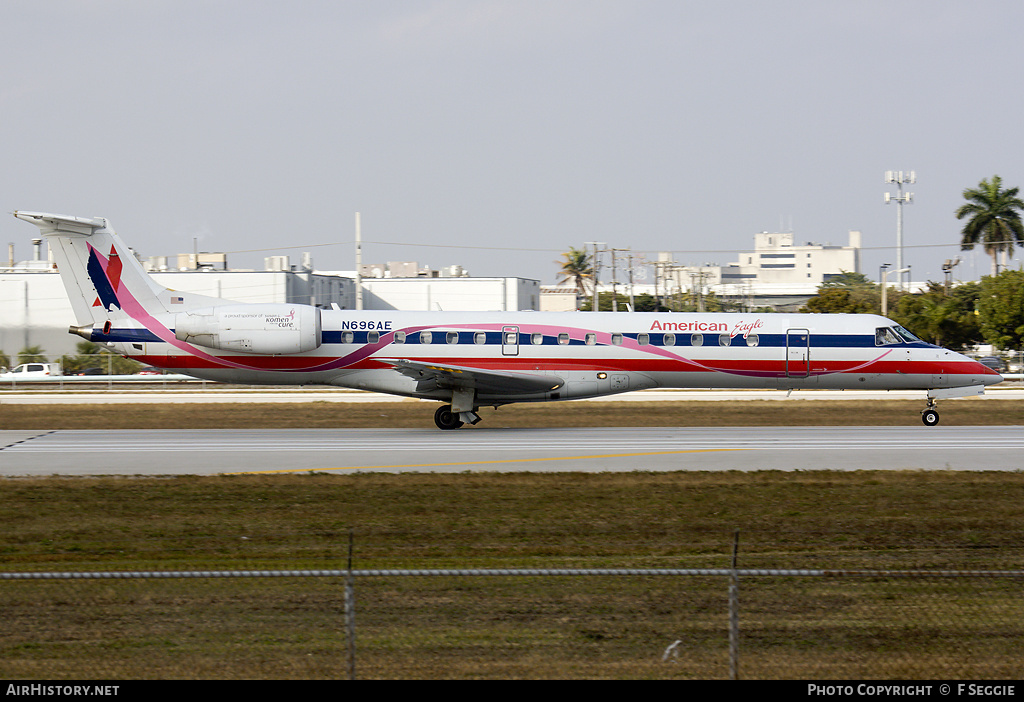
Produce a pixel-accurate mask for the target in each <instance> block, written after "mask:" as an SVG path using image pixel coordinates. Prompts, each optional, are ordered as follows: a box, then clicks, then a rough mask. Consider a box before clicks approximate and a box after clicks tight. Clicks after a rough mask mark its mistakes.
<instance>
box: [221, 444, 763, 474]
mask: <svg viewBox="0 0 1024 702" xmlns="http://www.w3.org/2000/svg"><path fill="white" fill-rule="evenodd" d="M724 451H749V449H742V448H732V449H693V450H686V451H654V452H647V453H606V454H598V455H594V456H551V457H548V458H505V459H499V460H492V461H460V462H458V463H409V464H405V465H395V466H340V467H338V468H286V469H283V470H244V471H233V472H231V473H222V474H221V475H267V474H272V473H323V472H326V471H332V470H390V469H398V468H449V467H452V466H486V465H494V464H497V463H536V462H540V461H586V460H591V459H598V458H633V457H638V456H667V455H670V454H679V453H722V452H724Z"/></svg>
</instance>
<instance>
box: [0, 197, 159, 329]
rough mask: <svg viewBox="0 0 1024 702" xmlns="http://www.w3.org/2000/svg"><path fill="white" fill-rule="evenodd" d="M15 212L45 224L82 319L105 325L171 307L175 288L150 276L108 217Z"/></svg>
mask: <svg viewBox="0 0 1024 702" xmlns="http://www.w3.org/2000/svg"><path fill="white" fill-rule="evenodd" d="M14 216H15V217H17V218H18V219H22V220H24V221H26V222H29V223H31V224H34V225H36V226H37V227H39V231H40V233H41V234H42V235H43V236H44V237H46V239H47V240H48V241H49V243H50V250H51V252H52V253H53V258H54V262H55V263H56V264H57V270H58V271H59V273H60V276H61V279H62V280H63V281H64V287H65V288H66V289H67V293H68V299H69V300H70V301H71V307H72V308H73V309H74V313H75V318H76V320H77V321H78V324H79V325H81V326H83V327H84V326H89V327H99V328H102V327H103V326H104V325H105V324H106V323H108V322H111V323H116V322H118V321H120V320H124V319H127V318H129V317H131V318H136V319H138V318H139V315H140V314H144V315H146V316H149V315H153V314H158V313H161V312H166V311H167V310H168V304H169V303H170V302H171V301H172V300H171V296H172V292H171V291H170V290H167V289H166V288H163V287H161V286H160V285H158V284H157V283H156V281H154V280H153V279H152V278H150V276H149V274H148V273H146V271H145V269H144V268H143V267H142V264H141V263H139V260H138V259H137V258H135V254H134V253H133V252H132V251H131V250H130V249H129V248H128V247H127V246H126V245H125V244H124V242H123V241H121V238H120V237H119V236H118V235H117V233H116V232H115V231H114V229H113V227H111V226H110V223H109V222H108V221H107V220H106V219H105V218H103V217H95V218H92V219H89V218H85V217H68V216H65V215H55V214H45V213H42V212H15V213H14ZM108 328H109V327H108Z"/></svg>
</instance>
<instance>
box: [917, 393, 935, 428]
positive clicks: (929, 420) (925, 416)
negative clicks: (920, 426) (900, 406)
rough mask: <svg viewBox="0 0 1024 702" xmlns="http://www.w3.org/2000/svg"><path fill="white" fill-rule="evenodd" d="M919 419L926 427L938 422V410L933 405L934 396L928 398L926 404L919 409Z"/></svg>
mask: <svg viewBox="0 0 1024 702" xmlns="http://www.w3.org/2000/svg"><path fill="white" fill-rule="evenodd" d="M921 421H922V422H924V425H925V426H926V427H934V426H935V425H936V424H938V423H939V410H938V409H937V408H936V407H935V398H934V397H929V398H928V406H927V407H925V408H924V409H923V410H921Z"/></svg>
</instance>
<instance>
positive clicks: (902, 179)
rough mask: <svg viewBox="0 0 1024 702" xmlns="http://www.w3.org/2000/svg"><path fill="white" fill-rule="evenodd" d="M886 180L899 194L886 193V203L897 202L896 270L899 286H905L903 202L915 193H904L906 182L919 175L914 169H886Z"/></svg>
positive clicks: (911, 197)
mask: <svg viewBox="0 0 1024 702" xmlns="http://www.w3.org/2000/svg"><path fill="white" fill-rule="evenodd" d="M885 182H886V183H895V184H896V191H897V193H898V194H897V195H896V196H895V197H893V195H892V193H886V194H885V204H887V205H888V204H889V203H890V202H895V203H896V204H897V208H896V270H897V271H900V274H899V275H900V279H899V286H900V288H901V289H902V288H903V203H905V202H913V201H914V193H907V194H906V195H904V194H903V184H904V183H916V182H917V177H916V174H915V173H914V171H886V172H885Z"/></svg>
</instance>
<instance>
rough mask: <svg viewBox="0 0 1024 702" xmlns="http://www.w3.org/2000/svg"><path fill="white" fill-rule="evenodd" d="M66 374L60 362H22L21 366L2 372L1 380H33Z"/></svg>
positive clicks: (0, 374)
mask: <svg viewBox="0 0 1024 702" xmlns="http://www.w3.org/2000/svg"><path fill="white" fill-rule="evenodd" d="M61 375H64V371H62V370H61V368H60V364H59V363H22V364H21V365H20V366H16V367H15V368H14V370H10V371H9V370H6V369H5V370H4V372H3V373H0V380H7V381H11V380H13V381H15V382H17V381H19V380H31V379H36V378H52V377H55V376H61Z"/></svg>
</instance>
